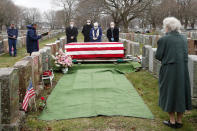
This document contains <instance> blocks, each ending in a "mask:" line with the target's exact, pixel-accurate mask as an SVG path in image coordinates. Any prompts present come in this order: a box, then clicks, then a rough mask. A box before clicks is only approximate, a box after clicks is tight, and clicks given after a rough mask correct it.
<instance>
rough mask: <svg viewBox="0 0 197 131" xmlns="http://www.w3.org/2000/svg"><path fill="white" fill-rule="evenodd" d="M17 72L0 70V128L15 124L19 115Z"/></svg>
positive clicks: (9, 69) (10, 69) (6, 69)
mask: <svg viewBox="0 0 197 131" xmlns="http://www.w3.org/2000/svg"><path fill="white" fill-rule="evenodd" d="M18 87H19V78H18V71H17V70H16V69H14V68H0V92H1V93H0V94H1V95H0V97H1V98H0V100H1V101H0V103H1V105H0V106H1V108H0V109H1V110H0V116H1V117H0V126H2V125H3V126H4V125H10V124H12V123H15V122H16V120H17V117H18V114H19V96H18Z"/></svg>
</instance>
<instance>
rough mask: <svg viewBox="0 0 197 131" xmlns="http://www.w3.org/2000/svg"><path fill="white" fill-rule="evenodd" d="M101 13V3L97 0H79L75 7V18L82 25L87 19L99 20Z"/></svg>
mask: <svg viewBox="0 0 197 131" xmlns="http://www.w3.org/2000/svg"><path fill="white" fill-rule="evenodd" d="M101 14H102V3H101V1H98V0H79V3H78V4H77V8H76V19H77V21H78V24H79V25H82V24H83V23H84V22H85V21H86V20H87V19H90V20H92V21H94V22H95V21H99V19H100V17H101ZM81 22H82V23H81Z"/></svg>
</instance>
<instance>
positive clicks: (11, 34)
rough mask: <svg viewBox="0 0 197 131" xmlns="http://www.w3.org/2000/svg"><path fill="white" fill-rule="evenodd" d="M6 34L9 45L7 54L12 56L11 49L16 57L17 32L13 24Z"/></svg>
mask: <svg viewBox="0 0 197 131" xmlns="http://www.w3.org/2000/svg"><path fill="white" fill-rule="evenodd" d="M7 33H8V43H9V54H10V56H12V48H13V49H14V57H16V54H17V50H16V42H17V37H18V30H17V29H15V27H14V24H11V25H10V28H8V30H7Z"/></svg>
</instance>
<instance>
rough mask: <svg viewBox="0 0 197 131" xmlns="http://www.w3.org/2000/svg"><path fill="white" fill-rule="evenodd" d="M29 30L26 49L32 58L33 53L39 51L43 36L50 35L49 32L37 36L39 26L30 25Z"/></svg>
mask: <svg viewBox="0 0 197 131" xmlns="http://www.w3.org/2000/svg"><path fill="white" fill-rule="evenodd" d="M27 29H28V31H27V38H26V44H27V45H26V48H27V53H29V54H30V56H31V54H32V52H37V51H39V39H41V38H42V36H45V35H48V32H47V33H44V34H42V35H37V32H36V29H37V24H32V25H28V26H27Z"/></svg>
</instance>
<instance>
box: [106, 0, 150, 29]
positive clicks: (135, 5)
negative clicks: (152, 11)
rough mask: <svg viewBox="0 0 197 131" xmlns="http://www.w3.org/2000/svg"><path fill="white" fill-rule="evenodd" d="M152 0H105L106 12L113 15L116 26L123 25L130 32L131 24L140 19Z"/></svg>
mask: <svg viewBox="0 0 197 131" xmlns="http://www.w3.org/2000/svg"><path fill="white" fill-rule="evenodd" d="M151 1H152V0H104V5H103V6H104V7H105V11H106V12H107V13H108V14H111V15H112V17H113V19H114V21H115V22H116V24H119V22H120V21H122V23H123V27H124V32H128V27H129V23H130V22H131V21H132V20H133V19H135V18H137V17H139V16H140V15H141V14H142V13H143V11H144V10H145V9H146V8H147V7H148V5H150V4H151Z"/></svg>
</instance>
